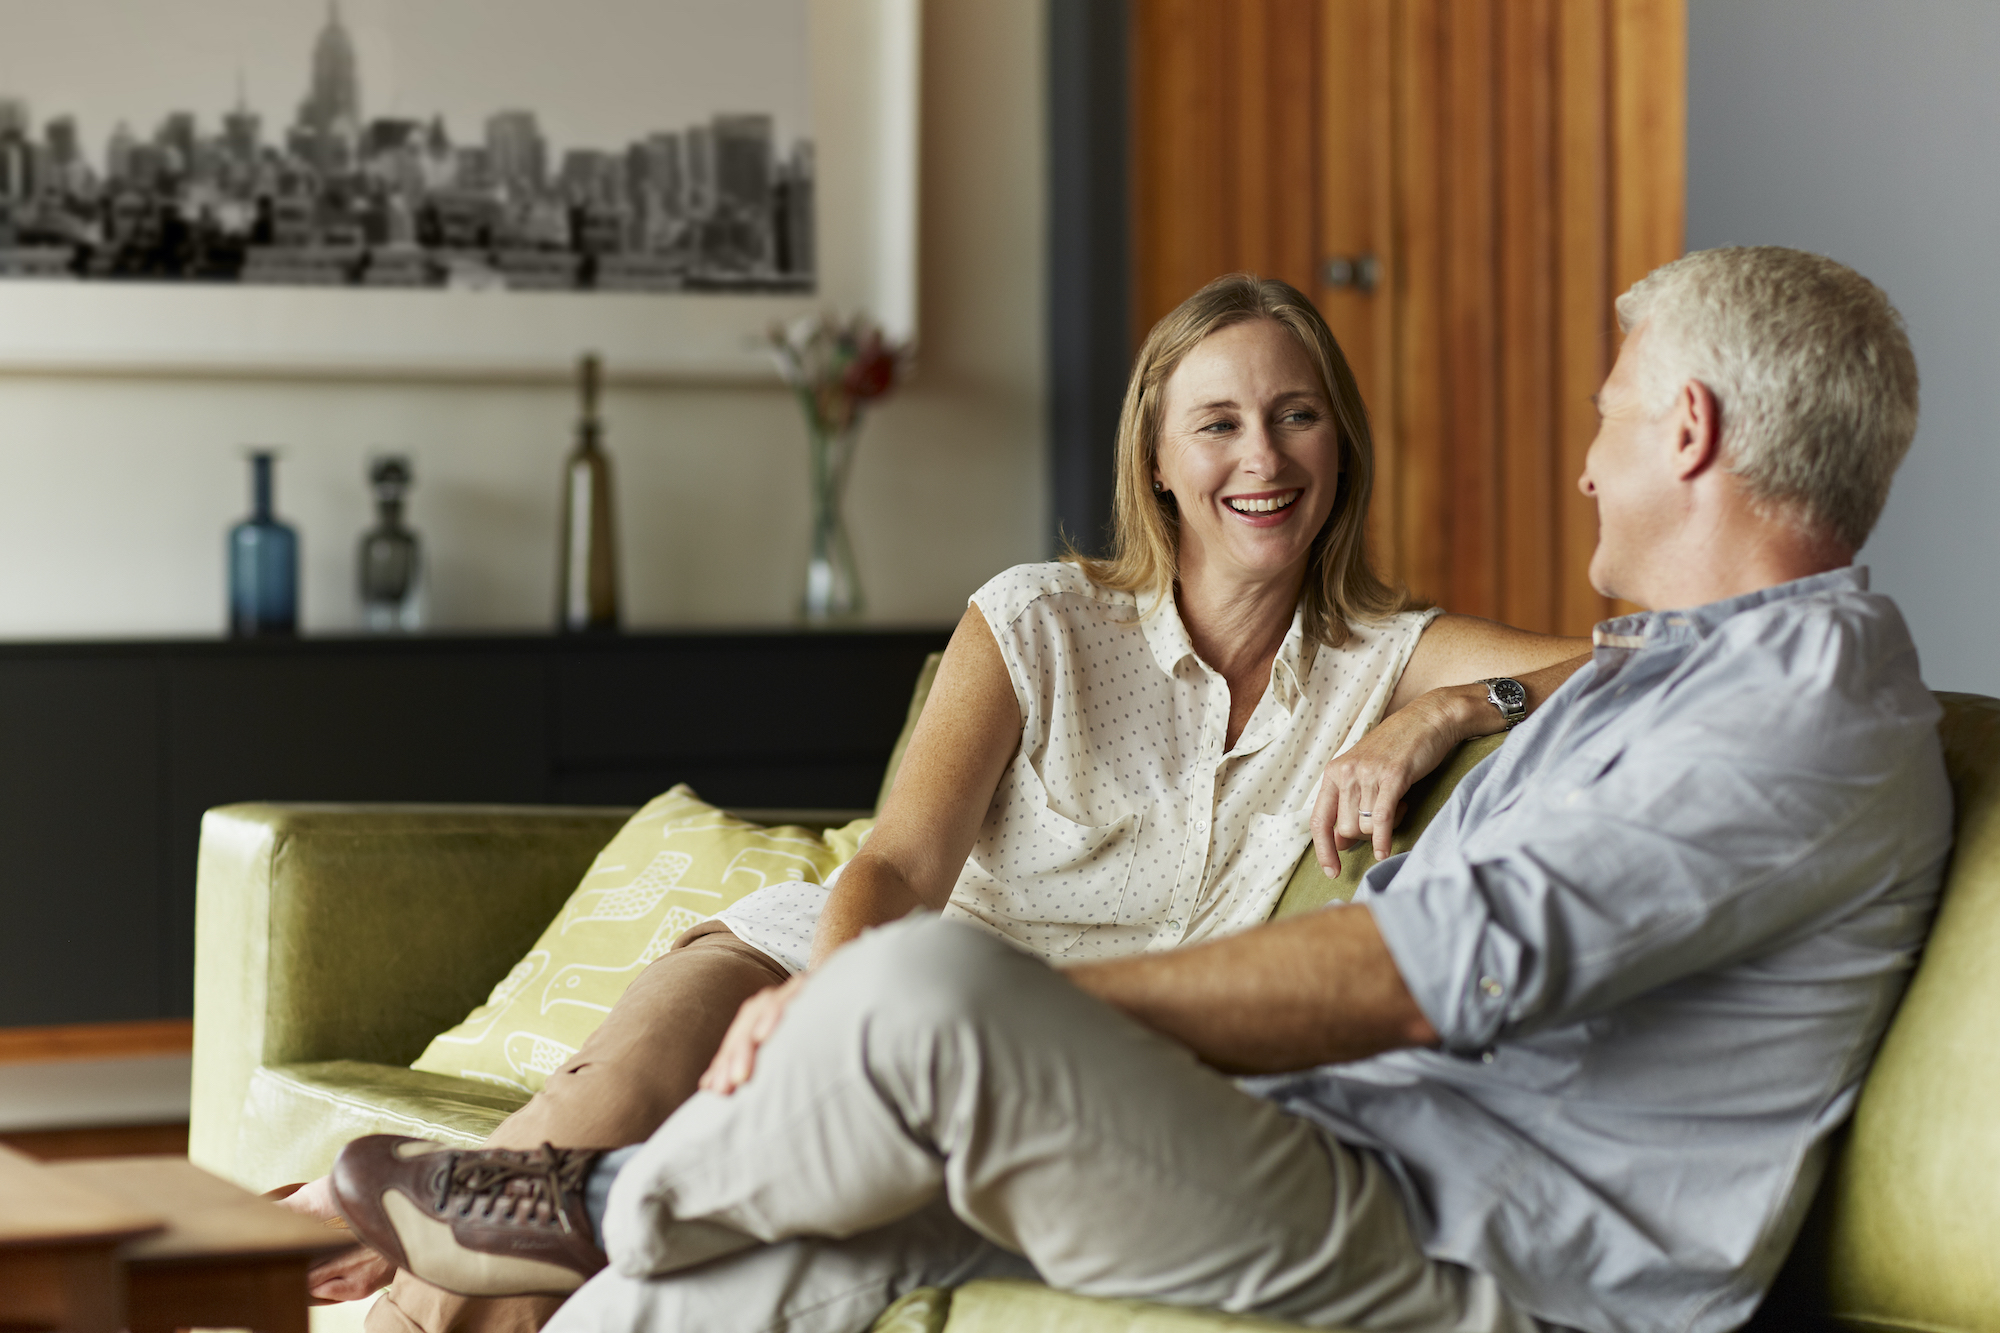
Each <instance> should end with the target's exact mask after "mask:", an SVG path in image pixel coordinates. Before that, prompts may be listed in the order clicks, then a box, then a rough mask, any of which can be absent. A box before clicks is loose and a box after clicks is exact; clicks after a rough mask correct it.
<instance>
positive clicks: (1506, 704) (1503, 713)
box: [1479, 676, 1528, 731]
mask: <svg viewBox="0 0 2000 1333" xmlns="http://www.w3.org/2000/svg"><path fill="white" fill-rule="evenodd" d="M1479 683H1480V684H1481V685H1484V686H1485V687H1486V702H1488V703H1490V704H1492V705H1493V706H1494V707H1495V708H1497V709H1499V710H1500V720H1501V722H1502V723H1503V724H1504V726H1503V730H1506V731H1512V730H1513V729H1514V727H1515V725H1516V724H1517V723H1519V722H1520V720H1521V719H1522V718H1524V717H1526V716H1527V715H1528V691H1527V688H1526V687H1525V686H1523V685H1522V684H1521V682H1520V681H1518V680H1515V679H1514V678H1513V677H1511V676H1488V677H1487V678H1486V679H1485V680H1482V681H1480V682H1479Z"/></svg>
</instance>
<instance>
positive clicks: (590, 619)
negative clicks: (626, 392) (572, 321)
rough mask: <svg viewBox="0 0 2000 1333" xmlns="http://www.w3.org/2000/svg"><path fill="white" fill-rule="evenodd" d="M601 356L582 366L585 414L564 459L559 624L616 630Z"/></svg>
mask: <svg viewBox="0 0 2000 1333" xmlns="http://www.w3.org/2000/svg"><path fill="white" fill-rule="evenodd" d="M598 369H599V368H598V361H597V357H596V356H594V355H592V356H586V357H584V358H583V362H582V364H581V365H580V366H579V367H578V378H579V381H580V388H581V390H582V394H583V417H582V419H581V420H579V421H578V422H577V427H576V448H575V449H573V450H571V451H570V455H569V458H568V460H567V461H566V462H565V463H564V464H563V505H562V550H561V559H560V561H559V562H558V565H557V568H556V628H558V629H560V630H565V631H575V632H582V631H600V632H602V631H616V630H617V628H618V548H617V543H616V541H615V540H614V538H613V536H612V528H611V459H610V457H609V456H608V455H607V454H606V453H605V452H604V442H603V427H602V426H601V425H600V423H599V422H598V418H597V384H598Z"/></svg>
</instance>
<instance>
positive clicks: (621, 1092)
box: [299, 275, 1583, 1333]
mask: <svg viewBox="0 0 2000 1333" xmlns="http://www.w3.org/2000/svg"><path fill="white" fill-rule="evenodd" d="M1372 466H1373V453H1372V445H1371V442H1370V438H1369V433H1368V422H1367V417H1366V414H1365V412H1364V410H1363V408H1362V404H1361V400H1360V394H1359V391H1358V390H1357V388H1356V387H1355V383H1354V378H1353V375H1352V374H1351V373H1350V372H1349V370H1348V368H1347V365H1346V362H1345V360H1344V359H1343V358H1342V356H1341V354H1340V350H1339V348H1338V346H1337V345H1336V344H1335V342H1334V339H1333V336H1332V334H1331V333H1330V332H1329V331H1328V330H1327V328H1326V325H1325V323H1324V322H1323V321H1322V320H1321V319H1320V317H1319V314H1318V312H1317V311H1315V310H1314V309H1313V307H1312V305H1311V304H1310V303H1309V302H1308V301H1307V300H1306V299H1305V298H1304V297H1303V296H1301V295H1300V294H1299V293H1298V292H1297V291H1295V290H1294V289H1292V288H1291V287H1289V286H1287V285H1285V284H1283V283H1280V282H1271V281H1259V280H1257V279H1255V278H1252V277H1248V276H1244V275H1234V276H1231V277H1226V278H1222V279H1219V280H1217V281H1216V282H1213V283H1211V284H1209V285H1208V286H1207V287H1205V288H1203V289H1202V290H1201V291H1200V292H1197V293H1196V294H1195V295H1194V296H1192V297H1190V298H1189V299H1188V300H1187V301H1186V302H1184V303H1183V304H1182V305H1181V306H1180V308H1179V309H1177V310H1175V311H1174V312H1173V313H1172V314H1170V315H1168V316H1167V317H1166V318H1165V319H1163V320H1161V321H1160V323H1159V324H1158V325H1157V326H1156V327H1155V328H1154V329H1153V331H1152V333H1151V335H1150V336H1149V337H1148V338H1147V341H1146V344H1145V346H1144V348H1142V349H1141V351H1140V353H1139V358H1138V365H1137V368H1136V370H1135V372H1134V374H1133V378H1132V381H1131V385H1130V387H1129V389H1128V390H1127V393H1126V398H1125V406H1124V412H1123V416H1122V420H1121V422H1120V427H1119V438H1118V483H1117V485H1118V490H1117V514H1116V542H1115V550H1114V554H1113V555H1112V556H1111V557H1110V558H1108V559H1105V560H1090V559H1085V558H1081V557H1073V558H1072V559H1070V560H1069V561H1067V562H1063V563H1055V564H1046V565H1026V566H1021V567H1018V568H1016V569H1012V570H1009V571H1007V572H1006V573H1004V574H1002V575H1000V576H999V577H998V578H995V579H994V580H992V581H991V582H990V583H988V584H987V585H986V586H985V587H983V588H981V589H980V590H979V592H977V593H976V594H974V596H973V598H972V605H971V606H970V607H969V608H968V610H967V611H966V614H965V617H964V619H963V620H962V621H961V622H960V624H959V627H958V630H957V632H956V633H955V634H954V636H953V638H952V641H951V644H950V647H949V648H948V649H947V651H946V653H945V656H944V661H943V663H942V665H941V666H940V668H939V670H938V676H937V681H936V684H935V686H934V687H933V690H932V693H931V696H930V700H929V702H928V703H927V705H926V706H925V709H924V713H923V716H922V718H921V719H920V721H919V722H918V725H917V729H916V732H915V734H914V736H913V737H912V740H911V743H910V747H909V751H908V754H907V756H906V757H905V760H904V763H903V767H902V769H901V771H900V773H899V775H898V778H897V781H896V785H895V789H894V790H893V791H892V792H891V794H890V797H889V800H888V802H887V804H886V805H885V807H884V809H883V811H882V816H881V819H880V822H879V823H878V825H877V826H876V828H875V831H874V833H873V834H872V835H871V836H870V838H869V839H868V841H867V844H866V845H865V846H864V847H863V848H862V850H861V852H860V853H859V854H858V855H857V856H856V857H855V858H854V859H853V860H852V861H851V862H849V863H848V864H847V866H846V867H845V868H844V869H843V870H842V872H841V873H840V874H839V875H838V877H837V878H836V879H835V881H834V882H833V883H832V884H831V885H830V886H827V887H821V886H818V885H806V884H787V885H777V886H773V887H771V888H769V889H765V890H762V891H760V892H758V893H755V894H752V895H750V896H749V897H747V898H745V899H743V900H742V901H741V902H739V903H738V904H736V905H735V906H734V907H733V908H731V909H730V910H728V911H726V912H724V913H723V914H722V915H721V916H720V917H719V918H718V919H716V920H715V921H711V922H709V923H706V924H705V925H704V926H702V927H699V928H697V929H696V930H695V931H691V932H689V934H688V935H686V936H683V937H682V939H681V940H680V941H678V942H677V944H676V947H675V949H674V950H673V951H672V952H670V953H669V954H668V955H667V956H666V957H665V958H663V959H661V960H660V961H659V962H657V963H655V964H654V965H653V967H651V968H649V969H648V970H647V972H646V973H645V974H643V975H642V976H641V977H640V979H639V980H638V981H637V982H635V983H634V984H633V986H632V988H631V990H630V991H628V992H627V995H626V997H625V998H624V999H621V1001H620V1002H619V1004H618V1006H617V1008H616V1009H614V1011H613V1013H612V1014H611V1016H610V1017H608V1018H607V1019H606V1021H605V1023H604V1025H603V1026H602V1027H601V1028H600V1029H599V1031H598V1033H597V1035H595V1036H593V1037H592V1038H591V1039H590V1041H589V1042H588V1043H587V1044H586V1045H585V1047H584V1049H583V1050H582V1051H581V1052H579V1053H578V1056H577V1058H576V1059H575V1060H574V1061H572V1062H571V1064H570V1065H568V1066H566V1067H565V1068H564V1069H563V1070H562V1071H559V1072H558V1073H557V1074H556V1075H554V1076H552V1077H551V1078H550V1080H549V1082H548V1085H547V1086H546V1087H545V1089H544V1090H543V1092H542V1093H541V1094H539V1095H538V1096H537V1097H536V1098H535V1100H534V1101H532V1102H530V1103H529V1104H528V1106H526V1107H524V1108H522V1110H520V1111H519V1112H516V1113H515V1115H514V1116H512V1117H510V1118H509V1119H508V1121H507V1122H506V1123H505V1124H503V1125H502V1126H501V1127H500V1129H499V1130H497V1131H496V1132H495V1134H494V1137H493V1139H492V1143H493V1144H494V1145H495V1146H501V1147H532V1146H534V1145H537V1144H540V1143H542V1142H544V1141H547V1142H554V1143H559V1144H565V1145H577V1146H597V1145H611V1144H624V1143H633V1142H637V1141H639V1140H641V1139H643V1138H645V1137H646V1136H647V1135H648V1134H649V1133H650V1132H651V1131H652V1129H653V1128H655V1127H656V1126H657V1125H658V1124H659V1123H660V1121H662V1120H664V1119H665V1118H666V1116H667V1114H669V1113H670V1112H671V1111H672V1110H673V1109H674V1107H675V1106H677V1105H678V1104H679V1103H680V1101H681V1100H683V1099H685V1097H687V1096H688V1095H690V1093H691V1091H692V1089H693V1087H694V1086H695V1083H696V1080H697V1077H698V1079H699V1086H701V1087H703V1088H706V1089H708V1090H710V1091H714V1092H720V1093H727V1092H729V1091H731V1090H732V1089H733V1088H734V1087H736V1086H737V1085H738V1084H740V1083H741V1082H742V1081H743V1080H744V1079H746V1078H748V1077H749V1076H750V1074H751V1072H752V1070H753V1068H754V1063H755V1055H756V1049H757V1046H758V1045H759V1043H760V1042H761V1041H762V1040H763V1039H764V1037H766V1036H767V1035H768V1034H769V1033H770V1031H771V1030H772V1029H773V1028H774V1027H775V1026H776V1024H777V1021H778V1019H779V1017H780V1016H781V1015H782V1013H783V1011H784V1007H785V1005H786V1004H787V1003H788V1002H789V1001H790V1000H791V998H792V996H793V995H794V994H796V993H797V990H798V985H799V979H800V977H802V976H803V974H804V972H805V970H807V969H808V968H809V967H810V966H811V965H813V964H817V963H818V962H820V961H822V960H823V959H824V958H825V957H826V956H827V955H828V954H830V953H831V952H832V951H833V950H835V949H837V948H839V947H840V946H841V945H842V944H845V943H846V942H847V941H849V940H851V939H853V938H854V937H855V936H857V935H859V934H860V933H861V932H862V931H864V930H866V929H868V928H869V927H870V926H873V925H878V924H881V923H883V922H886V921H891V920H895V919H896V918H898V917H901V916H903V915H905V914H906V913H908V912H910V911H912V910H919V909H921V910H928V911H945V912H947V913H949V914H951V915H954V916H958V917H961V918H963V919H966V920H968V921H972V922H975V923H977V924H979V925H981V926H983V927H984V928H986V929H989V930H993V931H997V932H999V933H1000V934H1003V935H1005V936H1007V937H1009V938H1011V939H1013V940H1015V941H1016V942H1018V943H1020V944H1022V945H1023V946H1025V947H1027V948H1029V949H1032V950H1034V951H1036V952H1038V953H1041V954H1043V955H1045V956H1048V957H1051V958H1064V959H1075V958H1089V957H1106V956H1111V955H1115V954H1119V953H1127V952H1132V951H1135V950H1139V949H1149V948H1166V947H1171V946H1174V945H1177V944H1182V943H1190V942H1193V941H1195V940H1199V939H1203V938H1207V937H1210V936H1213V935H1217V934H1221V933H1225V932H1228V931H1232V930H1239V929H1242V928H1244V927H1247V926H1250V925H1254V924H1255V923H1257V922H1259V921H1262V920H1263V919H1264V918H1265V917H1267V916H1268V915H1269V914H1270V911H1271V908H1272V906H1273V905H1274V904H1275V902H1276V901H1277V898H1278V896H1279V894H1280V893H1281V892H1282V890H1283V887H1284V884H1285V881H1286V879H1287V877H1288V875H1289V873H1290V871H1291V868H1292V865H1293V863H1294V862H1295V861H1296V859H1297V858H1298V855H1299V853H1300V851H1301V850H1302V849H1303V847H1304V846H1305V845H1306V842H1307V840H1308V838H1309V837H1310V838H1312V839H1313V840H1314V841H1316V842H1317V844H1318V847H1319V852H1320V860H1321V862H1322V864H1326V865H1328V866H1333V865H1337V857H1338V852H1339V850H1341V849H1344V848H1345V847H1348V846H1352V845H1353V844H1354V843H1356V842H1358V841H1360V840H1362V839H1363V838H1371V839H1372V840H1373V841H1374V842H1375V843H1376V846H1377V850H1378V852H1386V850H1387V842H1388V837H1389V834H1390V831H1391V829H1392V827H1393V824H1394V821H1395V818H1396V811H1397V808H1398V805H1399V803H1400V801H1401V797H1402V795H1403V792H1404V791H1405V790H1406V789H1407V787H1408V785H1409V782H1410V781H1412V780H1413V779H1414V778H1415V777H1416V776H1418V775H1420V774H1422V773H1424V772H1426V771H1428V770H1429V769H1430V768H1431V767H1432V766H1434V765H1435V763H1436V762H1437V760H1438V759H1440V758H1441V757H1442V756H1443V755H1444V754H1446V753H1447V752H1448V751H1449V750H1450V748H1451V747H1452V746H1453V745H1455V744H1457V742H1458V741H1459V740H1461V739H1463V738H1464V737H1466V736H1470V735H1476V734H1482V733H1484V732H1491V731H1497V730H1500V729H1501V727H1502V726H1503V725H1505V719H1504V718H1503V717H1502V715H1501V714H1500V712H1499V711H1498V710H1497V709H1496V708H1495V707H1494V706H1493V705H1492V704H1491V703H1489V702H1488V696H1487V690H1486V688H1485V686H1484V684H1469V683H1468V682H1474V681H1479V680H1480V679H1481V678H1482V677H1500V676H1508V677H1520V678H1523V684H1524V685H1525V686H1526V690H1527V696H1528V702H1529V705H1530V706H1531V707H1532V706H1533V705H1535V704H1538V703H1539V702H1540V701H1541V699H1543V698H1545V697H1546V696H1547V694H1548V693H1549V692H1550V691H1551V690H1552V689H1553V688H1554V686H1555V685H1556V684H1558V683H1560V681H1561V680H1562V679H1563V678H1564V677H1565V676H1566V675H1567V674H1568V672H1569V671H1570V670H1572V669H1573V668H1574V665H1575V663H1574V662H1573V661H1570V660H1569V659H1573V658H1576V657H1577V655H1578V654H1579V653H1580V652H1581V651H1582V650H1583V645H1581V644H1580V643H1578V642H1577V641H1574V640H1563V639H1554V638H1549V637H1545V636H1540V635H1534V634H1527V633H1523V632H1520V631H1517V630H1511V629H1508V628H1506V627H1504V626H1500V625H1495V624H1492V623H1490V622H1486V621H1481V620H1476V619H1471V618H1468V617H1461V616H1442V615H1440V613H1438V612H1436V611H1418V610H1409V609H1405V605H1404V601H1403V599H1402V598H1401V597H1400V596H1398V595H1397V594H1395V593H1394V592H1392V591H1391V590H1390V589H1389V588H1388V587H1386V586H1385V585H1384V584H1383V583H1382V582H1381V580H1380V579H1379V578H1377V576H1376V575H1375V574H1374V572H1373V571H1372V570H1371V569H1370V568H1369V565H1368V562H1367V558H1366V555H1365V552H1364V549H1363V537H1364V530H1365V524H1366V518H1367V510H1368V500H1369V487H1370V483H1371V478H1372ZM1385 715H1386V716H1389V717H1390V718H1391V721H1390V723H1389V724H1388V725H1385V726H1382V727H1379V728H1377V727H1376V724H1377V723H1378V722H1380V721H1382V719H1383V718H1384V717H1385ZM1371 728H1375V729H1376V730H1375V734H1374V735H1373V736H1370V737H1369V739H1368V740H1367V741H1365V742H1363V743H1361V744H1359V745H1357V744H1356V742H1357V741H1359V740H1360V738H1361V737H1363V735H1364V734H1366V733H1368V732H1369V731H1370V729H1371ZM1343 751H1345V753H1343ZM1336 756H1339V757H1338V758H1336ZM1323 774H1324V780H1322V775H1323ZM1316 793H1317V794H1316ZM739 1003H740V1008H739V1007H738V1006H739ZM732 1011H733V1012H734V1013H735V1017H734V1021H733V1022H732V1021H731V1019H730V1017H729V1015H730V1013H731V1012H732ZM718 1043H720V1047H719V1049H718ZM711 1057H712V1058H711ZM300 1195H301V1197H300V1200H299V1203H300V1206H303V1207H305V1208H307V1209H308V1210H309V1211H318V1212H327V1211H331V1210H330V1207H329V1205H328V1201H327V1198H326V1192H325V1190H324V1188H323V1182H315V1183H314V1185H312V1186H309V1187H307V1189H305V1190H302V1191H301V1192H300ZM382 1268H383V1265H382V1263H381V1261H380V1260H374V1261H373V1266H372V1267H371V1266H370V1264H369V1263H368V1262H367V1261H356V1260H348V1261H346V1262H345V1266H344V1267H342V1266H340V1265H332V1266H329V1267H328V1268H326V1269H324V1270H322V1271H321V1273H320V1274H318V1275H317V1276H316V1291H317V1292H318V1293H319V1294H323V1295H327V1296H338V1295H346V1294H360V1292H359V1291H358V1290H356V1288H363V1289H372V1286H374V1285H376V1284H379V1282H380V1281H381V1280H382V1279H383V1277H384V1276H386V1275H385V1274H384V1272H383V1271H382ZM554 1304H555V1302H554V1300H552V1299H546V1298H525V1299H524V1298H512V1299H508V1300H502V1301H490V1302H470V1303H468V1302H466V1301H464V1300H463V1299H461V1298H456V1297H444V1296H442V1294H440V1293H438V1292H436V1291H435V1289H432V1288H427V1287H424V1286H423V1284H421V1283H417V1282H415V1281H414V1280H413V1279H410V1278H408V1277H407V1275H405V1276H403V1277H401V1278H399V1279H398V1280H397V1283H396V1285H395V1287H394V1288H392V1290H391V1291H390V1292H389V1293H388V1295H387V1296H386V1297H385V1299H384V1302H383V1303H382V1304H381V1305H378V1307H377V1310H376V1312H375V1313H374V1314H373V1315H371V1320H370V1323H371V1327H374V1328H377V1329H382V1328H392V1327H400V1328H423V1329H427V1330H431V1331H432V1333H442V1330H443V1329H445V1328H447V1327H468V1326H473V1325H477V1326H481V1327H496V1326H512V1327H522V1326H529V1325H532V1324H535V1323H538V1322H539V1321H540V1320H541V1319H542V1318H545V1317H546V1314H547V1313H548V1312H549V1311H550V1310H552V1309H553V1308H554ZM399 1316H400V1318H399Z"/></svg>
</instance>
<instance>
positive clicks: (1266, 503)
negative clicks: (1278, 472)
mask: <svg viewBox="0 0 2000 1333" xmlns="http://www.w3.org/2000/svg"><path fill="white" fill-rule="evenodd" d="M1304 494H1305V492H1304V491H1303V490H1300V489H1296V488H1294V489H1292V490H1288V491H1264V492H1262V493H1260V494H1256V495H1230V496H1225V497H1223V501H1222V503H1223V504H1225V505H1227V506H1228V507H1229V509H1230V512H1232V513H1235V514H1238V515H1240V516H1241V517H1242V518H1243V519H1245V520H1246V521H1247V522H1249V523H1252V524H1254V525H1256V526H1257V527H1260V528H1270V527H1276V526H1277V525H1278V524H1280V523H1283V522H1285V521H1286V520H1288V519H1289V518H1291V509H1292V506H1293V505H1294V504H1296V503H1297V502H1298V498H1299V497H1300V496H1301V495H1304Z"/></svg>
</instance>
